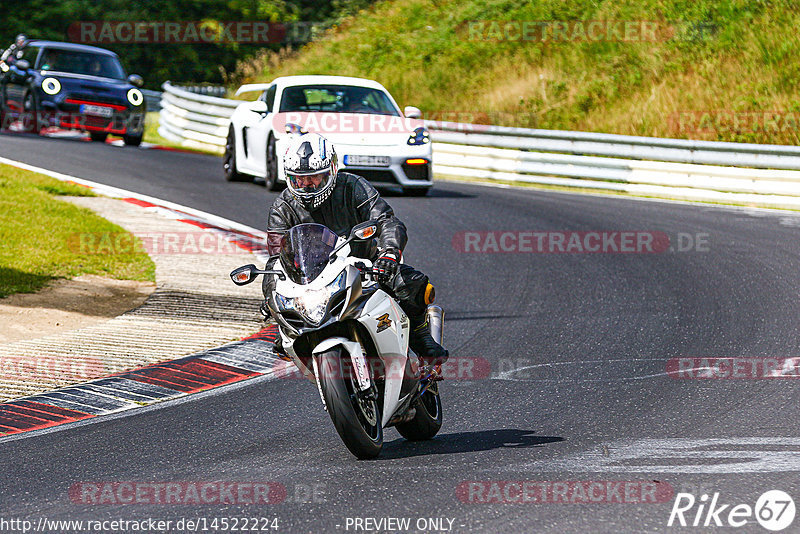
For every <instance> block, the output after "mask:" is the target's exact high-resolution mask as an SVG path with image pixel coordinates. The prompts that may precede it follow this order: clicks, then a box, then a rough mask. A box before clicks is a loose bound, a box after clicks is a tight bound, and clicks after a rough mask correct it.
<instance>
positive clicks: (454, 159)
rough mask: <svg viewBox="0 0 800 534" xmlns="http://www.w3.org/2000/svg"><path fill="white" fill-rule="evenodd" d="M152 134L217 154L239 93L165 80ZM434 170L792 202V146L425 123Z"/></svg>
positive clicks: (795, 193) (796, 173)
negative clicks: (198, 89) (203, 91)
mask: <svg viewBox="0 0 800 534" xmlns="http://www.w3.org/2000/svg"><path fill="white" fill-rule="evenodd" d="M163 88H164V93H163V95H162V100H161V106H162V110H161V119H160V127H159V133H160V134H161V136H162V137H165V138H167V139H170V140H172V141H174V142H177V143H180V144H182V145H184V146H187V147H192V148H201V149H205V150H212V151H215V152H220V153H221V152H222V150H223V147H224V146H225V138H226V136H227V131H228V126H229V124H230V116H231V114H232V113H233V109H234V108H235V107H236V106H237V105H239V104H241V103H242V102H241V101H240V100H229V99H224V98H218V97H211V96H205V95H199V94H195V93H192V92H190V91H187V90H186V89H184V88H179V87H175V86H173V85H171V84H170V83H169V82H167V83H165V84H164V86H163ZM425 125H426V126H427V127H428V128H429V129H430V130H431V138H432V140H433V153H434V157H433V159H434V171H435V172H436V173H437V174H446V175H453V176H462V177H473V178H481V179H490V180H503V181H509V182H529V183H539V184H548V185H559V186H566V187H579V188H585V189H596V190H609V191H620V192H628V193H634V194H639V195H649V196H659V197H670V198H680V199H687V200H700V201H714V202H736V203H753V204H756V205H769V206H776V207H787V208H800V147H795V146H783V145H758V144H749V143H723V142H716V141H693V140H686V139H663V138H658V137H636V136H629V135H616V134H603V133H591V132H570V131H559V130H537V129H526V128H511V127H506V126H485V125H478V124H464V123H451V122H438V121H425Z"/></svg>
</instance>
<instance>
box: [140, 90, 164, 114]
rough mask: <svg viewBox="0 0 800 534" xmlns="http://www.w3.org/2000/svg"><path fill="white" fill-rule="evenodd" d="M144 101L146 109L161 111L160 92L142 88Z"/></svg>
mask: <svg viewBox="0 0 800 534" xmlns="http://www.w3.org/2000/svg"><path fill="white" fill-rule="evenodd" d="M142 94H143V95H144V101H145V102H146V103H147V111H161V92H160V91H151V90H150V89H142Z"/></svg>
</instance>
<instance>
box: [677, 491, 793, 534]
mask: <svg viewBox="0 0 800 534" xmlns="http://www.w3.org/2000/svg"><path fill="white" fill-rule="evenodd" d="M794 516H795V505H794V500H793V499H792V498H791V497H790V496H789V494H788V493H786V492H784V491H780V490H770V491H766V492H764V493H763V494H761V496H760V497H759V498H758V500H756V505H755V507H753V506H750V505H749V504H736V505H733V504H724V503H723V502H722V501H721V499H720V495H719V493H714V495H713V496H712V497H711V498H710V499H709V496H708V495H707V494H703V495H701V496H700V498H699V499H696V498H695V496H694V495H692V494H691V493H678V494H677V495H676V496H675V503H674V504H673V505H672V512H670V514H669V521H667V526H669V527H671V526H681V527H686V526H692V527H710V526H714V527H736V528H738V527H743V526H745V525H746V524H748V523H752V522H753V520H755V521H757V522H758V524H759V525H761V526H762V527H764V528H765V529H767V530H771V531H773V532H778V531H781V530H784V529H785V528H787V527H789V526H790V525H791V524H792V523H793V522H794Z"/></svg>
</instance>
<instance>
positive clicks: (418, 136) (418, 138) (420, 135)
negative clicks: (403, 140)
mask: <svg viewBox="0 0 800 534" xmlns="http://www.w3.org/2000/svg"><path fill="white" fill-rule="evenodd" d="M430 142H431V137H430V134H429V133H428V130H427V129H425V128H424V127H422V126H420V127H419V128H414V132H413V133H412V134H411V135H410V136H409V137H408V144H409V145H425V144H428V143H430Z"/></svg>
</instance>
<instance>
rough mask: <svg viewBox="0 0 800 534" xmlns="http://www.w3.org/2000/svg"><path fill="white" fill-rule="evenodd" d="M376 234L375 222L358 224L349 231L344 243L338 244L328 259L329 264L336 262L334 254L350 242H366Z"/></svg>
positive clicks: (376, 226) (376, 223) (376, 225)
mask: <svg viewBox="0 0 800 534" xmlns="http://www.w3.org/2000/svg"><path fill="white" fill-rule="evenodd" d="M377 232H378V221H376V220H369V221H364V222H362V223H358V224H357V225H355V226H354V227H353V229H352V230H350V235H349V236H348V237H347V239H345V240H344V241H342V242H341V244H339V246H338V247H336V248H335V249H333V251H332V252H331V255H330V256H329V257H328V260H329V261H330V263H333V262H334V261H336V253H337V252H339V251H340V250H342V248H344V246H345V245H347V244H349V243H351V242H352V241H368V240H370V239H372V238H373V237H374V236H375V234H376V233H377Z"/></svg>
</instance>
